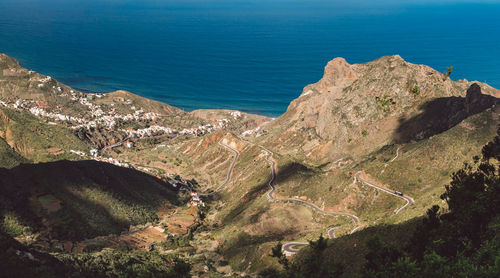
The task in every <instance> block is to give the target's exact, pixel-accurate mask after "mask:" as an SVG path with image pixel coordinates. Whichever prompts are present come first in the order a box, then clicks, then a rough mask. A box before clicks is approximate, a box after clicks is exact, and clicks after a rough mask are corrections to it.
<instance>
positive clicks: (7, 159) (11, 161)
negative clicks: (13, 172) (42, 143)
mask: <svg viewBox="0 0 500 278" xmlns="http://www.w3.org/2000/svg"><path fill="white" fill-rule="evenodd" d="M22 162H27V160H26V159H25V158H24V157H22V156H21V155H20V154H18V153H17V152H15V151H14V150H13V149H12V148H11V147H10V146H9V144H7V142H5V140H4V139H2V138H0V167H2V168H12V167H15V166H17V165H19V164H20V163H22Z"/></svg>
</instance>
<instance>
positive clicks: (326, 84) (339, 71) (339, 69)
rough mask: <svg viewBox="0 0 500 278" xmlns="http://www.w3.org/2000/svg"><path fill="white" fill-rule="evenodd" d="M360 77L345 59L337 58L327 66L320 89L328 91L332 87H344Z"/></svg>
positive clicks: (320, 82)
mask: <svg viewBox="0 0 500 278" xmlns="http://www.w3.org/2000/svg"><path fill="white" fill-rule="evenodd" d="M357 77H358V75H357V73H356V72H355V71H354V70H353V69H352V67H351V65H350V64H348V63H347V61H346V60H345V59H344V58H340V57H338V58H335V59H333V60H331V61H330V62H328V64H327V65H326V66H325V72H324V75H323V78H322V79H321V80H320V81H319V84H318V85H319V87H320V88H321V89H324V90H328V89H330V88H331V87H338V86H342V85H344V84H345V83H347V82H349V81H352V80H354V79H356V78H357Z"/></svg>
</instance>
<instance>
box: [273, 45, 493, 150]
mask: <svg viewBox="0 0 500 278" xmlns="http://www.w3.org/2000/svg"><path fill="white" fill-rule="evenodd" d="M481 90H482V92H483V93H485V94H489V95H493V96H497V97H498V92H499V91H498V90H496V89H493V88H491V87H490V86H488V85H486V84H482V83H477V84H475V83H473V82H468V81H466V80H460V81H452V80H451V79H450V78H448V77H447V76H444V75H443V74H442V73H440V72H439V71H436V70H434V69H432V68H430V67H428V66H425V65H417V64H412V63H409V62H406V61H405V60H403V58H401V56H399V55H394V56H385V57H381V58H379V59H377V60H375V61H372V62H368V63H364V64H352V65H350V64H349V63H347V61H346V60H345V59H343V58H335V59H333V60H332V61H330V62H328V64H327V65H326V67H325V71H324V76H323V78H321V80H319V81H318V82H317V83H314V84H311V85H308V86H306V87H305V88H304V91H303V93H302V94H301V95H300V97H299V98H297V99H295V100H294V101H293V102H292V103H291V104H290V106H289V107H288V109H287V112H286V113H285V114H283V115H282V116H280V117H279V118H277V119H276V120H275V121H273V122H271V123H269V125H268V127H266V129H268V130H278V131H279V132H276V134H274V135H273V134H270V136H268V140H269V142H270V146H271V144H272V145H273V146H278V145H279V146H280V148H282V150H281V151H283V152H296V151H298V152H301V153H304V154H305V155H306V156H309V158H311V157H312V156H315V157H323V158H326V157H329V158H330V159H333V158H335V157H337V156H340V155H346V154H347V153H348V154H349V155H355V154H356V153H360V154H361V153H367V152H369V151H372V150H375V149H377V148H379V147H381V146H383V145H387V144H392V143H394V142H400V141H401V140H407V139H408V140H413V139H415V136H414V135H415V133H414V131H415V130H418V132H419V134H423V136H426V135H427V134H433V133H434V132H435V131H436V130H438V131H439V130H441V129H442V128H445V129H446V128H449V127H450V125H452V124H456V121H451V122H449V121H448V120H446V119H440V121H441V120H443V124H442V125H439V127H438V128H436V129H435V130H433V131H427V130H424V129H425V126H426V125H425V123H421V121H419V120H418V119H421V118H422V117H419V116H418V115H419V114H422V113H424V112H426V113H427V114H426V116H425V119H430V120H433V112H432V111H447V109H445V107H442V108H439V107H438V106H440V105H446V103H449V102H450V101H451V100H453V101H452V102H453V103H454V104H457V107H458V108H457V109H459V110H460V109H462V110H463V113H460V112H459V111H458V110H456V109H453V114H454V115H465V116H467V115H470V114H471V113H478V111H476V110H481V111H482V109H485V107H487V106H488V105H489V104H491V103H492V102H494V101H495V100H494V99H492V98H491V96H489V97H487V98H485V97H482V96H481ZM465 97H466V98H467V99H465ZM436 99H440V100H439V101H433V100H436ZM455 99H456V100H457V101H455ZM429 103H431V104H432V105H429ZM464 104H467V105H465V106H464ZM479 104H480V105H479ZM429 107H431V108H432V109H428V108H429ZM466 110H467V111H466ZM429 111H430V113H429ZM479 112H480V111H479ZM438 114H439V115H440V117H443V116H442V115H441V114H442V113H438ZM436 115H437V114H436ZM450 115H451V114H450ZM444 117H446V116H444ZM458 118H462V117H458ZM401 119H412V122H417V123H418V126H419V128H418V129H415V128H413V127H410V126H409V124H405V122H404V121H403V122H402V120H401ZM450 123H451V124H450ZM402 126H403V127H404V129H403V130H404V131H405V132H403V133H404V134H401V127H402ZM420 127H422V128H420ZM406 131H408V132H406ZM401 138H403V139H401ZM417 139H418V138H417ZM316 150H321V153H322V154H321V155H315V151H316Z"/></svg>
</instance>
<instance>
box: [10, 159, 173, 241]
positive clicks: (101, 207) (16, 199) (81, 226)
mask: <svg viewBox="0 0 500 278" xmlns="http://www.w3.org/2000/svg"><path fill="white" fill-rule="evenodd" d="M0 176H1V179H0V191H1V194H0V196H1V197H0V208H1V213H2V219H3V220H2V228H3V230H5V231H7V232H9V233H10V234H12V235H25V236H26V235H35V237H31V239H35V241H50V240H70V241H74V240H82V239H86V238H91V237H95V236H99V235H107V234H111V233H114V234H117V233H120V232H122V231H124V230H126V229H128V228H129V226H130V225H138V224H145V223H146V222H153V221H156V220H157V219H158V216H157V211H158V210H159V209H160V208H168V207H171V206H173V205H177V204H179V201H178V197H177V193H176V192H175V191H173V190H172V188H171V186H170V185H169V184H167V183H164V182H162V181H161V180H159V179H157V178H155V177H153V176H150V175H147V174H144V173H142V172H139V171H136V170H132V169H127V168H121V167H117V166H114V165H111V164H107V163H101V162H96V161H75V162H72V161H57V162H49V163H39V164H22V165H19V166H17V167H14V168H12V169H0Z"/></svg>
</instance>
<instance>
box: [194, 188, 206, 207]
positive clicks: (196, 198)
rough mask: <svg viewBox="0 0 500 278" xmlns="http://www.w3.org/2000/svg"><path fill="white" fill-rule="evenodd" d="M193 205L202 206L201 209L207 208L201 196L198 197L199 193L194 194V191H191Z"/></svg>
mask: <svg viewBox="0 0 500 278" xmlns="http://www.w3.org/2000/svg"><path fill="white" fill-rule="evenodd" d="M191 205H192V206H195V207H197V206H200V207H204V206H205V203H203V201H202V200H201V199H200V196H198V193H196V192H194V191H191Z"/></svg>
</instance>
